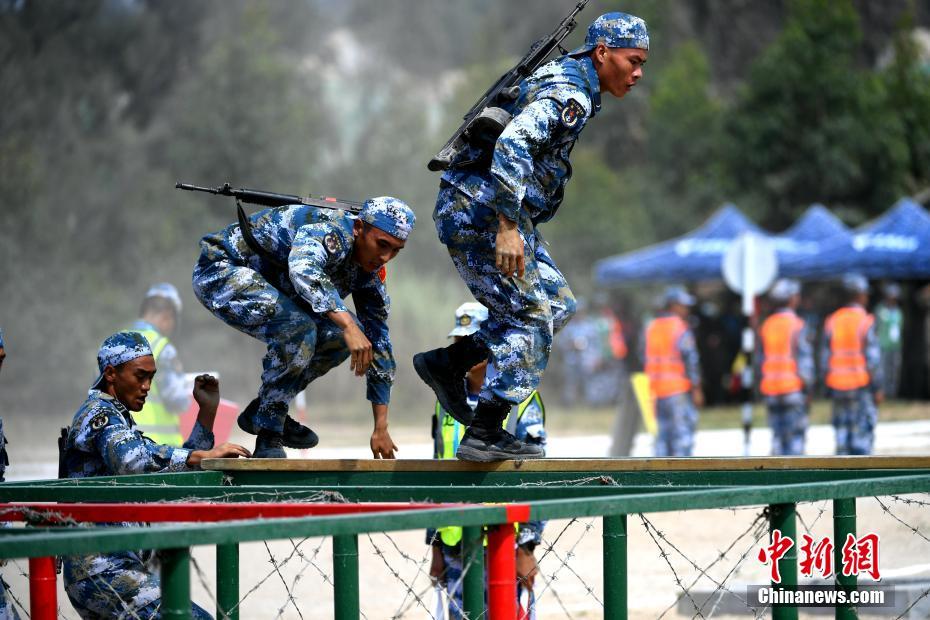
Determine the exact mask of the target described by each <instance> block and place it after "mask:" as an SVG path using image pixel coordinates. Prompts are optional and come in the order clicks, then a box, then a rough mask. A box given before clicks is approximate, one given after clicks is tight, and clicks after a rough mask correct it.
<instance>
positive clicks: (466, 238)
mask: <svg viewBox="0 0 930 620" xmlns="http://www.w3.org/2000/svg"><path fill="white" fill-rule="evenodd" d="M509 108H510V109H509V110H508V112H510V113H511V114H513V116H514V118H513V120H512V121H511V122H510V124H509V125H508V126H507V128H506V129H505V130H504V132H503V133H502V134H501V136H500V138H499V139H498V141H497V145H496V147H495V148H494V153H493V157H492V161H491V165H490V169H488V167H487V166H486V165H485V166H484V167H483V169H482V167H481V166H465V167H462V168H455V167H454V166H455V163H454V162H453V168H452V169H450V170H449V171H447V172H446V173H445V174H444V175H443V177H442V183H441V186H440V191H439V197H438V199H437V201H436V210H435V212H434V214H433V219H434V220H435V222H436V229H437V231H438V233H439V240H440V241H441V242H442V243H443V244H444V245H445V246H446V248H447V249H448V251H449V254H450V256H451V257H452V262H453V263H454V264H455V267H456V269H457V270H458V272H459V274H460V275H461V277H462V279H463V280H464V281H465V284H466V286H468V288H469V290H470V291H471V292H472V294H473V295H474V296H475V299H477V300H478V301H479V302H481V303H483V304H484V305H485V306H487V307H488V308H489V310H490V317H489V319H488V321H487V322H486V323H485V324H484V326H483V328H482V330H481V331H480V332H479V333H478V334H477V336H476V337H477V338H478V339H479V341H481V342H482V343H483V344H484V345H485V346H487V347H488V349H489V350H490V358H491V359H492V360H493V361H494V364H495V366H496V368H497V370H498V373H497V374H496V375H495V376H493V377H489V378H488V380H487V381H486V383H485V386H484V388H483V390H482V394H481V396H482V398H485V399H487V400H491V399H493V398H497V399H501V400H503V401H507V402H510V403H519V402H521V401H523V400H525V399H526V398H527V397H528V396H529V395H530V394H531V393H532V392H533V390H535V389H536V387H537V386H538V384H539V380H540V376H541V374H542V372H543V371H544V370H545V367H546V364H547V362H548V359H549V352H550V349H551V345H552V336H553V333H554V332H556V331H558V330H559V329H561V327H562V326H563V325H565V323H567V322H568V320H569V319H570V318H571V317H572V315H573V314H574V312H575V306H576V304H575V298H574V295H573V294H572V292H571V290H570V289H569V287H568V283H567V282H566V280H565V277H564V276H563V275H562V273H561V271H559V269H558V267H557V266H556V265H555V262H554V261H553V259H552V257H551V256H550V255H549V252H548V251H547V250H546V248H545V247H544V245H543V243H542V241H541V238H540V236H539V235H538V234H537V231H536V226H537V225H539V224H541V223H543V222H547V221H549V220H550V219H551V218H552V217H553V216H554V215H555V213H556V211H557V210H558V208H559V205H560V204H561V202H562V196H563V193H564V187H565V184H566V183H567V182H568V179H569V177H570V176H571V164H570V162H569V153H570V152H571V149H572V147H573V146H574V143H575V141H576V140H577V139H578V136H579V134H580V133H581V130H582V129H583V128H584V126H585V124H586V123H587V121H588V119H589V118H591V117H592V116H594V114H596V113H597V111H598V110H599V109H600V86H599V83H598V78H597V74H596V73H595V71H594V67H593V65H592V63H591V60H590V59H588V58H573V57H571V56H563V57H561V58H558V59H556V60H553V61H552V62H550V63H548V64H546V65H543V66H542V67H540V68H539V69H537V70H536V72H535V73H533V75H531V76H530V77H529V78H527V79H526V80H524V81H523V82H522V83H521V85H520V94H519V96H518V97H517V99H516V100H515V101H514V102H513V103H512V104H511V105H510V106H509ZM475 150H476V149H475V148H474V147H471V148H469V149H468V150H467V151H466V153H465V154H464V155H463V156H462V157H463V158H475V157H478V158H480V155H479V154H478V153H476V152H474V151H475ZM498 213H501V214H502V215H504V216H505V217H507V218H508V219H510V220H512V221H515V222H517V225H518V229H519V232H520V235H521V237H522V238H523V242H524V248H523V249H524V260H525V263H526V271H525V275H524V277H523V278H515V277H513V278H506V277H504V276H503V274H501V273H500V270H499V269H498V268H497V266H496V264H495V257H494V250H493V248H494V245H495V241H496V234H497V214H498Z"/></svg>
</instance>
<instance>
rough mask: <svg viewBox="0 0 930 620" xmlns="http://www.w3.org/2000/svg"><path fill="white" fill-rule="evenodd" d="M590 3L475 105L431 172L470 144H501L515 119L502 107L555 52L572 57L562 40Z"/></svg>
mask: <svg viewBox="0 0 930 620" xmlns="http://www.w3.org/2000/svg"><path fill="white" fill-rule="evenodd" d="M587 3H588V0H580V2H578V4H577V5H576V6H575V8H574V9H572V11H571V13H569V14H568V16H567V17H566V18H565V19H563V20H562V22H561V23H560V24H559V25H558V27H557V28H556V29H555V31H554V32H553V33H552V34H550V35H549V36H547V37H543V38H542V39H539V40H538V41H536V42H535V43H533V45H532V47H530V51H528V52H527V53H526V55H525V56H524V57H523V58H522V59H521V60H520V62H518V63H517V64H516V66H514V68H513V69H511V70H510V71H508V72H507V73H505V74H504V75H502V76H500V78H498V80H497V82H495V83H494V85H493V86H491V88H489V89H488V90H487V91H486V92H485V93H484V94H483V95H481V97H480V98H479V99H478V101H477V102H476V103H475V105H473V106H472V107H471V109H470V110H469V111H468V112H467V113H466V114H465V116H463V117H462V118H463V120H464V122H463V123H462V124H461V125H460V126H459V128H458V129H456V130H455V133H453V134H452V137H451V138H449V141H448V142H446V144H445V145H444V146H443V147H442V149H441V150H440V151H439V152H438V153H437V154H436V155H435V156H434V157H433V158H432V159H431V160H430V161H429V163H428V164H427V165H426V167H427V168H429V169H430V170H432V171H433V172H437V171H439V170H446V169H448V168H449V167H450V166H451V165H452V161H453V160H454V159H455V158H456V157H458V155H459V154H460V153H461V152H462V151H463V150H464V149H465V147H466V146H467V145H468V144H469V143H475V144H477V145H480V146H491V145H493V144H494V142H496V141H497V137H498V136H499V135H501V132H502V131H504V127H506V126H507V123H509V122H510V119H511V115H510V113H509V112H507V111H506V110H504V109H503V108H501V107H500V105H501V104H502V103H504V102H505V101H512V100H514V99H516V97H517V95H518V94H519V92H520V89H519V84H520V82H521V81H523V79H525V78H526V77H528V76H529V75H530V74H532V73H533V71H535V70H536V69H537V68H538V67H539V66H540V65H541V64H543V62H545V60H546V59H547V58H548V57H549V54H551V53H552V51H553V50H555V49H556V48H558V49H559V51H560V52H562V53H563V54H566V53H568V51H567V50H565V49H564V48H563V47H562V40H563V39H564V38H565V37H567V36H568V35H569V33H570V32H571V31H572V30H574V29H575V26H577V25H578V24H577V23H576V22H575V17H576V16H577V15H578V13H580V12H581V11H582V9H584V7H585V5H586V4H587ZM469 163H474V162H471V161H469V162H463V163H462V165H465V164H469Z"/></svg>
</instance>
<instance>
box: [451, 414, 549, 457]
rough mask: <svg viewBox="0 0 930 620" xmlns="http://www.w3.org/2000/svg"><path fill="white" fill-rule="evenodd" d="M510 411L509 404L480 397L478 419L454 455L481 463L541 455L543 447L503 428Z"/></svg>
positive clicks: (467, 431) (476, 416) (542, 454)
mask: <svg viewBox="0 0 930 620" xmlns="http://www.w3.org/2000/svg"><path fill="white" fill-rule="evenodd" d="M509 412H510V404H509V403H506V402H503V401H498V400H494V401H490V400H484V399H483V398H482V399H480V400H479V401H478V408H477V409H476V410H475V421H474V423H473V424H472V425H471V426H469V427H468V429H466V431H465V435H463V436H462V441H460V442H459V449H458V451H456V453H455V456H456V457H457V458H458V459H459V460H462V461H476V462H479V463H488V462H491V461H506V460H508V459H538V458H542V457H543V456H544V452H543V449H542V448H541V447H539V446H534V445H532V444H528V443H524V442H522V441H520V440H518V439H517V438H516V437H514V436H513V435H511V434H510V433H508V432H507V431H506V430H504V429H503V428H501V425H502V424H503V423H504V420H505V419H506V418H507V414H508V413H509Z"/></svg>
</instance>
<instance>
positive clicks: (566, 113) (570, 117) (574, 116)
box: [562, 99, 584, 129]
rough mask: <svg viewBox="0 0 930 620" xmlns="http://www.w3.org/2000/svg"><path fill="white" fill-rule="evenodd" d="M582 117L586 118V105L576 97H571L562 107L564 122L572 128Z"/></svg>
mask: <svg viewBox="0 0 930 620" xmlns="http://www.w3.org/2000/svg"><path fill="white" fill-rule="evenodd" d="M582 118H584V107H583V106H582V105H581V104H580V103H578V102H577V101H575V100H574V99H569V100H568V103H566V104H565V107H564V108H562V124H563V125H565V126H566V127H568V128H569V129H571V128H572V127H574V126H575V125H577V124H578V121H579V120H581V119H582Z"/></svg>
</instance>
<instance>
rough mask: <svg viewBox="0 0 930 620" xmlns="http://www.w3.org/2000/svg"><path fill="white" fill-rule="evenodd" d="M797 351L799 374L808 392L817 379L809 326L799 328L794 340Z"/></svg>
mask: <svg viewBox="0 0 930 620" xmlns="http://www.w3.org/2000/svg"><path fill="white" fill-rule="evenodd" d="M794 346H795V351H796V352H797V364H798V376H799V377H800V378H801V381H803V382H804V389H805V391H807V392H808V393H810V392H811V390H813V388H814V381H815V380H816V379H815V377H814V374H815V372H816V370H815V368H814V350H813V347H812V346H811V339H810V337H809V336H808V335H807V326H806V325H805V326H804V327H803V328H802V329H800V330H798V333H797V334H796V335H795V341H794Z"/></svg>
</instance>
